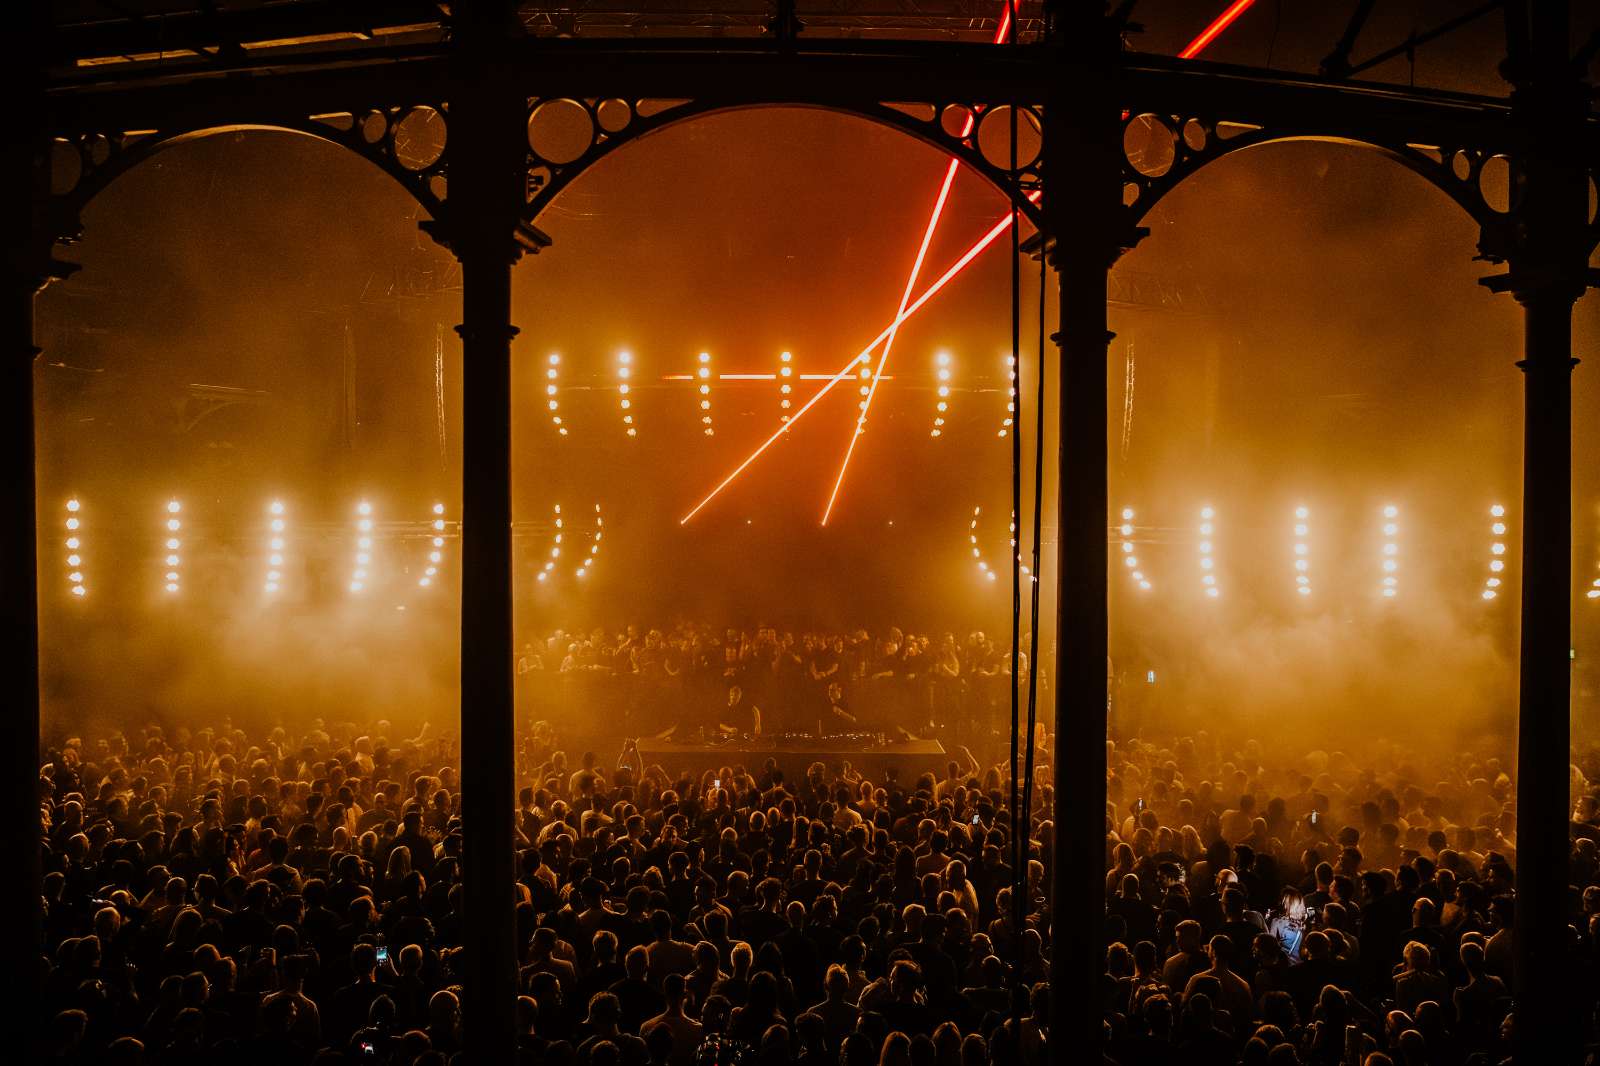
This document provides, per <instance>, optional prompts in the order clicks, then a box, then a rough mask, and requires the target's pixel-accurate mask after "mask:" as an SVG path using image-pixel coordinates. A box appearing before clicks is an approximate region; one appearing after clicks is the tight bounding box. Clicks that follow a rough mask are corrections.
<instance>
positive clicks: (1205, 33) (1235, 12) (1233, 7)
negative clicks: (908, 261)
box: [678, 0, 1255, 525]
mask: <svg viewBox="0 0 1600 1066" xmlns="http://www.w3.org/2000/svg"><path fill="white" fill-rule="evenodd" d="M1254 3H1255V0H1234V2H1233V3H1232V4H1229V5H1228V7H1227V8H1226V9H1224V10H1223V12H1222V13H1221V14H1220V15H1218V16H1217V17H1216V18H1215V19H1213V20H1212V22H1211V24H1210V25H1209V26H1207V27H1206V28H1205V29H1204V30H1202V31H1201V32H1200V35H1199V36H1198V37H1196V38H1195V39H1194V40H1192V41H1190V42H1189V44H1188V45H1187V46H1186V47H1185V48H1184V49H1183V51H1182V52H1179V53H1178V57H1179V58H1180V59H1193V58H1194V57H1195V56H1197V55H1199V54H1200V53H1201V52H1202V51H1204V50H1205V49H1206V48H1207V47H1208V46H1210V44H1211V42H1212V41H1214V40H1216V39H1217V37H1219V36H1220V35H1221V34H1222V33H1223V31H1225V30H1226V29H1227V28H1228V27H1229V26H1231V25H1233V23H1234V22H1236V21H1237V20H1238V18H1239V16H1240V15H1243V14H1244V13H1245V12H1246V11H1247V10H1249V9H1250V7H1251V6H1252V5H1253V4H1254ZM1010 18H1011V5H1010V4H1009V3H1008V4H1007V5H1006V11H1005V16H1004V19H1003V20H1002V29H1001V31H1000V32H998V33H997V34H996V38H997V39H998V38H999V37H1001V36H1003V35H1004V33H1005V31H1006V30H1008V29H1009V20H1010ZM970 121H971V118H970V116H969V122H970ZM955 166H956V162H955V161H954V160H952V161H951V165H950V172H951V173H953V172H954V169H955ZM1039 197H1040V194H1039V192H1038V191H1034V192H1031V193H1029V194H1028V200H1029V202H1031V203H1038V202H1039ZM1011 220H1012V216H1011V215H1010V214H1009V213H1007V214H1006V215H1005V216H1004V217H1003V218H1001V219H1000V221H999V222H997V223H995V225H994V226H993V227H992V228H991V229H990V230H989V232H988V233H986V234H984V235H983V236H982V237H981V238H979V240H978V242H977V243H976V244H974V245H973V246H972V247H971V248H968V249H967V250H966V252H964V253H962V255H961V258H960V259H957V260H956V262H955V264H954V265H953V266H951V267H950V269H949V270H947V271H945V273H944V275H943V276H942V277H941V278H940V279H939V280H938V281H936V282H934V283H933V284H932V285H930V286H928V288H927V289H925V290H923V292H922V295H920V296H918V297H917V299H916V300H915V301H913V302H912V303H911V304H909V305H907V306H906V307H905V308H904V309H903V310H902V311H901V312H900V313H899V314H897V315H895V320H894V321H893V322H891V323H890V324H889V325H888V327H886V328H885V329H884V331H883V332H882V333H880V334H878V336H877V337H876V338H875V339H874V340H873V342H872V343H871V344H869V345H868V346H867V347H866V348H865V349H864V350H863V351H862V352H861V353H860V354H858V355H857V356H856V357H855V358H854V359H851V360H850V362H849V363H847V364H846V365H845V366H844V368H843V369H841V370H840V371H839V373H837V374H835V375H834V376H833V377H831V378H830V379H829V380H828V382H827V384H825V385H824V386H823V387H822V388H820V389H818V390H817V393H816V395H814V396H812V397H811V399H809V400H807V401H806V402H805V404H804V406H802V407H801V408H800V409H799V410H798V411H796V412H795V414H794V416H793V417H792V418H790V420H789V421H787V422H785V423H784V424H783V425H782V426H781V427H780V428H779V429H778V431H777V432H776V433H774V434H773V435H772V436H770V437H768V438H767V439H766V440H765V441H763V442H762V444H761V446H760V447H759V448H757V449H756V450H755V451H754V452H752V453H750V455H749V456H748V457H747V458H746V459H745V461H744V462H742V463H740V464H739V465H738V466H737V467H735V468H734V470H733V472H732V473H731V474H729V475H728V476H727V477H725V478H723V480H722V481H721V483H720V484H718V485H717V487H716V488H714V489H712V490H711V492H710V493H708V494H707V495H706V497H705V498H704V499H702V500H701V501H700V502H699V503H697V504H695V506H694V509H693V510H691V511H690V512H689V513H688V514H686V515H684V516H683V517H682V518H681V519H679V520H678V524H679V525H685V524H687V523H688V521H689V519H691V518H693V517H694V516H695V515H697V514H699V513H700V511H701V510H702V509H704V508H705V506H706V504H708V503H710V502H711V501H712V500H714V499H716V497H717V496H718V495H720V494H721V493H722V490H723V489H725V488H727V487H728V486H729V485H730V484H732V483H733V481H734V480H735V479H736V478H737V477H738V476H739V475H740V474H742V473H744V471H745V470H746V469H747V468H748V467H749V466H750V464H751V463H753V462H755V461H756V459H758V458H759V457H760V456H761V454H762V453H763V452H765V451H766V450H767V449H768V448H770V447H771V446H772V445H773V444H774V443H775V442H776V441H777V440H778V438H779V437H781V436H783V435H784V434H785V433H787V432H789V430H790V429H792V428H794V425H795V423H796V422H798V421H799V420H800V416H801V415H803V414H804V413H805V412H806V411H808V410H810V409H811V407H812V406H813V405H814V404H816V402H817V401H818V400H820V399H822V397H824V396H826V395H827V394H828V393H829V392H830V391H831V390H832V389H833V387H834V386H835V385H837V384H838V383H839V382H840V381H842V380H843V379H844V377H845V376H846V375H847V374H849V373H850V371H851V370H852V369H853V368H854V367H855V365H856V364H857V363H858V362H860V361H861V359H862V357H863V356H870V355H871V354H872V353H873V352H874V351H875V350H876V349H877V347H878V345H879V344H881V343H883V341H884V340H886V339H887V338H888V337H889V336H890V335H891V334H892V333H893V332H894V331H895V330H896V329H898V328H899V325H900V323H902V322H904V321H905V320H906V319H908V318H910V317H911V316H912V315H914V314H915V313H916V312H917V311H918V309H920V308H921V307H922V305H923V304H925V303H927V302H928V301H929V300H930V299H932V298H933V296H934V295H935V294H937V293H938V292H939V290H940V289H942V288H944V287H945V286H946V285H948V284H949V283H950V281H951V280H952V279H953V278H954V277H955V276H956V275H957V274H959V273H961V271H962V270H964V269H966V267H967V264H968V263H970V262H972V260H973V259H975V258H977V256H978V255H979V253H981V252H982V251H983V250H984V249H985V248H987V247H989V245H991V244H993V243H994V242H995V241H996V240H998V239H999V237H1000V235H1001V234H1003V233H1005V232H1006V230H1008V229H1010V228H1011ZM925 240H926V238H925ZM880 369H881V364H880ZM877 381H878V376H877V375H874V376H873V385H872V387H871V388H869V390H868V397H867V398H868V401H869V403H870V401H871V398H872V392H873V390H875V389H876V388H877ZM864 413H865V412H863V414H864ZM857 436H859V434H858V433H855V432H852V433H851V435H850V441H851V447H852V448H853V447H854V443H855V438H856V437H857ZM846 455H847V458H846V463H848V461H849V460H848V452H847V453H846ZM842 476H843V475H842V473H841V477H842ZM837 492H838V483H837V482H836V483H835V486H834V493H835V494H836V495H837ZM829 506H830V508H831V506H832V504H831V502H830V505H829ZM824 522H826V519H824Z"/></svg>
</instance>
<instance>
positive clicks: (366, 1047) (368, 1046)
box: [356, 1040, 378, 1055]
mask: <svg viewBox="0 0 1600 1066" xmlns="http://www.w3.org/2000/svg"><path fill="white" fill-rule="evenodd" d="M356 1047H357V1048H358V1049H360V1051H361V1054H363V1055H377V1053H378V1045H376V1044H374V1043H373V1042H372V1041H370V1040H363V1041H361V1043H359V1044H357V1045H356Z"/></svg>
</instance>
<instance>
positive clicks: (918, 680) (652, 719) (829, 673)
mask: <svg viewBox="0 0 1600 1066" xmlns="http://www.w3.org/2000/svg"><path fill="white" fill-rule="evenodd" d="M1009 636H1010V635H1009V634H1006V639H1005V641H1004V642H998V641H996V640H993V639H991V638H990V637H989V636H988V635H987V634H985V633H983V632H973V633H970V634H968V635H967V636H966V637H964V638H961V639H958V638H957V637H956V636H955V634H953V633H943V634H940V635H938V636H931V635H928V634H922V633H906V632H902V631H901V630H900V629H899V628H894V627H891V628H889V629H886V630H885V631H884V632H883V633H882V635H880V636H878V637H876V638H873V637H870V636H869V635H868V634H867V631H866V630H864V629H857V630H853V631H851V632H845V633H838V632H820V631H813V632H803V633H800V634H796V633H794V632H792V631H783V632H779V631H778V630H777V629H776V628H774V627H771V626H765V625H762V626H756V627H754V628H752V629H748V630H745V629H719V628H717V627H714V626H709V625H704V624H691V623H680V624H678V625H674V626H669V627H667V628H665V629H644V628H642V627H640V626H636V625H630V626H628V627H627V628H626V629H624V630H621V631H619V632H612V631H609V630H606V629H595V630H593V631H592V632H589V633H567V632H565V631H562V630H557V631H555V632H553V633H550V634H548V635H545V636H542V637H539V638H535V639H531V640H529V641H528V642H527V643H525V644H524V646H523V648H522V651H521V652H520V654H519V655H518V658H517V676H518V678H519V683H520V688H521V693H520V696H521V699H522V702H523V703H524V704H525V705H526V706H527V707H528V708H529V709H530V711H531V712H532V713H534V714H535V715H537V714H541V713H543V714H550V715H552V716H556V717H559V716H560V715H561V713H562V712H563V711H568V710H571V709H572V708H573V707H575V706H578V707H583V708H586V709H592V708H594V707H597V706H598V707H602V708H605V709H606V710H607V711H608V712H609V713H610V714H611V715H612V716H613V717H615V718H617V719H618V720H620V721H625V722H626V723H627V728H628V731H629V732H630V733H633V734H653V733H656V732H658V731H661V730H663V729H667V728H671V727H673V726H675V725H680V724H683V723H696V724H698V723H699V722H701V721H703V720H705V719H707V718H708V717H709V712H710V710H711V709H714V708H715V707H717V706H718V705H719V704H721V703H722V702H724V700H725V697H726V695H727V693H728V690H729V688H730V687H731V686H735V685H736V686H738V687H739V689H740V690H741V693H742V695H743V699H744V701H745V702H746V703H747V704H749V705H751V706H754V707H758V708H759V709H760V711H761V715H760V718H761V724H762V729H763V730H764V731H765V732H768V733H773V732H780V733H781V732H814V731H815V729H816V725H817V723H818V721H819V720H820V721H822V722H823V723H824V724H825V727H826V726H828V725H833V726H837V727H839V728H840V729H841V731H843V730H844V728H845V726H846V725H849V724H852V723H854V724H859V725H861V726H863V727H877V728H876V729H872V730H869V729H866V728H864V729H863V730H862V731H885V732H887V731H889V730H891V729H905V730H907V731H908V732H912V733H914V734H916V735H933V734H936V733H940V732H945V731H950V730H956V731H958V732H959V733H960V736H959V737H958V739H960V740H972V739H976V737H977V735H978V734H979V733H980V732H986V731H992V730H993V729H994V728H995V726H996V725H997V724H998V723H1000V722H1002V721H1005V720H1009V718H1008V716H1009V713H1010V710H1009V709H1010V703H1011V698H1010V685H1009V680H1010V677H1011V651H1010V640H1009ZM1022 648H1023V651H1022V653H1021V654H1022V658H1021V660H1020V662H1021V664H1022V665H1021V666H1020V667H1019V669H1018V671H1017V673H1018V676H1025V671H1026V664H1027V658H1026V655H1027V651H1026V648H1027V641H1026V638H1024V640H1023V642H1022ZM839 712H842V713H839ZM974 726H976V728H972V727H974ZM958 727H959V728H958Z"/></svg>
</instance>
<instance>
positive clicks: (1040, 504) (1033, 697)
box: [1017, 243, 1048, 869]
mask: <svg viewBox="0 0 1600 1066" xmlns="http://www.w3.org/2000/svg"><path fill="white" fill-rule="evenodd" d="M1045 280H1046V265H1045V252H1044V245H1043V243H1041V244H1040V246H1039V341H1038V344H1039V347H1038V352H1039V382H1038V388H1037V390H1036V392H1035V396H1034V401H1033V403H1034V428H1033V557H1032V563H1033V576H1032V580H1033V589H1032V595H1031V602H1030V604H1029V624H1030V625H1031V626H1032V629H1031V630H1030V631H1029V634H1028V744H1027V757H1026V767H1025V769H1024V770H1023V774H1022V822H1023V824H1024V825H1032V824H1033V759H1034V750H1035V747H1036V745H1035V744H1034V736H1035V735H1036V730H1037V729H1038V722H1039V560H1040V553H1039V531H1040V528H1041V515H1042V514H1043V512H1044V398H1045V385H1044V343H1045V336H1044V294H1045ZM1017 425H1018V426H1021V425H1022V421H1021V420H1020V419H1018V421H1017ZM1046 868H1047V869H1048V867H1046Z"/></svg>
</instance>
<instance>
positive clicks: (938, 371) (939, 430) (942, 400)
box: [928, 352, 951, 437]
mask: <svg viewBox="0 0 1600 1066" xmlns="http://www.w3.org/2000/svg"><path fill="white" fill-rule="evenodd" d="M933 364H934V371H933V372H934V376H935V377H937V378H938V379H939V399H938V401H937V402H936V403H935V404H934V405H933V409H934V411H935V412H937V413H936V414H935V415H934V416H933V429H931V430H929V431H928V436H930V437H939V436H943V435H944V416H945V413H946V412H948V411H949V410H950V374H951V369H950V353H949V352H940V353H939V354H938V355H936V356H934V357H933Z"/></svg>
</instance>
